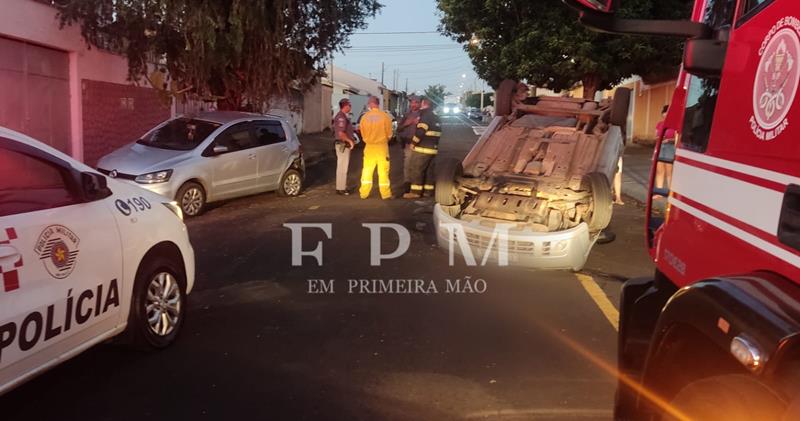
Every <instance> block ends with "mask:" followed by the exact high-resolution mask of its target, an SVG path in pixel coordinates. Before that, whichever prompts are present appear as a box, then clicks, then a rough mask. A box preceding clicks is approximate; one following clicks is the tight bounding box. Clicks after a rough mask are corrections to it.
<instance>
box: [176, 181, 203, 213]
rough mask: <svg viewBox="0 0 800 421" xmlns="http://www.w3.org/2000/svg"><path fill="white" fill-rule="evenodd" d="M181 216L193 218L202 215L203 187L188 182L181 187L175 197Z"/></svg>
mask: <svg viewBox="0 0 800 421" xmlns="http://www.w3.org/2000/svg"><path fill="white" fill-rule="evenodd" d="M175 200H177V202H178V205H179V206H180V207H181V210H182V211H183V214H184V215H186V216H187V217H193V216H197V215H200V214H201V213H203V211H204V210H205V207H206V192H205V190H203V186H201V185H200V184H197V183H195V182H193V181H190V182H188V183H186V184H184V185H182V186H181V188H180V189H179V190H178V194H177V195H176V196H175Z"/></svg>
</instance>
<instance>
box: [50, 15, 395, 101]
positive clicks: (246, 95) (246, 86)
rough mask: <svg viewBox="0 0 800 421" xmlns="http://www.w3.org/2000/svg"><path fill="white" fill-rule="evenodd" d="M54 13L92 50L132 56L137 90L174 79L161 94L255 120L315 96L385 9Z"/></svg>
mask: <svg viewBox="0 0 800 421" xmlns="http://www.w3.org/2000/svg"><path fill="white" fill-rule="evenodd" d="M53 3H54V4H55V5H56V7H58V9H59V16H60V20H61V24H62V26H63V25H71V24H78V25H80V28H81V33H82V34H83V36H84V38H85V39H86V41H87V42H88V43H89V44H90V45H94V46H98V47H101V48H105V49H110V50H112V51H115V52H118V53H121V54H123V55H125V56H126V57H127V58H128V72H129V78H130V79H131V80H132V81H140V80H141V79H142V78H147V79H152V78H150V77H149V75H151V74H155V75H159V74H161V75H163V74H167V75H168V76H169V78H170V79H171V81H170V82H169V83H167V84H166V86H164V84H163V83H161V82H160V81H159V83H155V85H162V86H155V87H156V88H165V89H166V90H167V91H168V92H169V93H172V94H175V93H182V92H190V93H193V94H195V95H197V96H199V97H203V98H208V97H214V98H217V99H221V100H222V101H221V103H220V107H221V108H228V109H242V108H247V109H253V110H261V109H262V107H264V105H265V104H267V103H268V102H269V100H270V98H274V97H278V96H283V95H286V94H288V93H289V91H290V90H291V89H294V88H298V89H306V88H308V87H309V86H311V85H312V84H313V83H314V81H315V80H316V79H317V77H319V76H320V75H322V74H323V72H324V65H325V62H326V61H327V60H328V59H329V58H330V57H331V56H332V54H333V52H334V51H341V50H342V49H343V48H344V47H345V46H347V41H348V38H349V36H350V35H351V34H352V33H353V31H354V30H355V29H359V28H364V27H365V26H366V23H365V21H366V19H367V18H368V17H372V16H374V15H375V14H376V13H377V11H378V10H379V9H380V8H381V7H382V6H381V4H379V3H378V1H377V0H326V1H302V0H300V1H289V0H274V1H267V0H237V1H231V0H116V1H108V0H81V1H63V0H57V1H54V2H53ZM154 68H155V70H156V71H155V72H154ZM151 84H152V83H151Z"/></svg>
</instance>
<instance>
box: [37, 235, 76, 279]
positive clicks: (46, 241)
mask: <svg viewBox="0 0 800 421" xmlns="http://www.w3.org/2000/svg"><path fill="white" fill-rule="evenodd" d="M78 244H80V239H79V238H78V236H77V235H75V233H74V232H72V231H71V230H70V229H69V228H67V227H65V226H63V225H50V226H48V227H47V228H45V229H44V231H42V233H41V234H40V235H39V239H38V240H36V246H35V247H34V251H35V252H36V254H37V255H38V256H39V260H41V261H42V263H43V264H44V267H45V269H47V272H48V273H49V274H50V276H52V277H53V278H56V279H64V278H66V277H68V276H69V275H70V274H71V273H72V270H73V269H75V263H76V262H77V260H78V252H79V250H78Z"/></svg>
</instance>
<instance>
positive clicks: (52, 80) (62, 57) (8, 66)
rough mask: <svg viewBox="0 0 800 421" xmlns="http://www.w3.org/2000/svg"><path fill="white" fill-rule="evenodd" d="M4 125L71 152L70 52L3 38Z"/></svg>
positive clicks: (0, 109) (0, 104)
mask: <svg viewBox="0 0 800 421" xmlns="http://www.w3.org/2000/svg"><path fill="white" fill-rule="evenodd" d="M0 126H4V127H8V128H10V129H12V130H16V131H19V132H22V133H25V134H27V135H29V136H31V137H33V138H35V139H37V140H41V141H42V142H45V143H47V144H50V145H51V146H53V147H55V148H57V149H59V150H61V151H64V152H67V153H69V152H70V141H69V138H70V117H69V57H68V55H67V53H65V52H62V51H57V50H52V49H49V48H44V47H39V46H36V45H32V44H28V43H25V42H22V41H16V40H12V39H9V38H3V37H0Z"/></svg>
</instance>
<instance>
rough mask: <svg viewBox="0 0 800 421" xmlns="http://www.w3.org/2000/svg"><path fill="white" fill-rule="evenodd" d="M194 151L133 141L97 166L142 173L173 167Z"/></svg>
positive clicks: (137, 173)
mask: <svg viewBox="0 0 800 421" xmlns="http://www.w3.org/2000/svg"><path fill="white" fill-rule="evenodd" d="M192 153H193V150H188V151H178V150H173V149H161V148H154V147H151V146H145V145H141V144H138V143H131V144H128V145H125V146H123V147H121V148H119V149H117V150H115V151H114V152H111V153H110V154H108V155H106V156H104V157H102V158H100V161H98V163H97V167H98V168H100V169H102V170H106V171H112V170H117V171H118V172H119V173H122V174H131V175H141V174H147V173H149V172H153V171H160V170H168V169H172V167H174V166H175V165H177V164H178V163H180V162H183V161H185V160H187V159H189V158H190V157H191V156H192Z"/></svg>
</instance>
